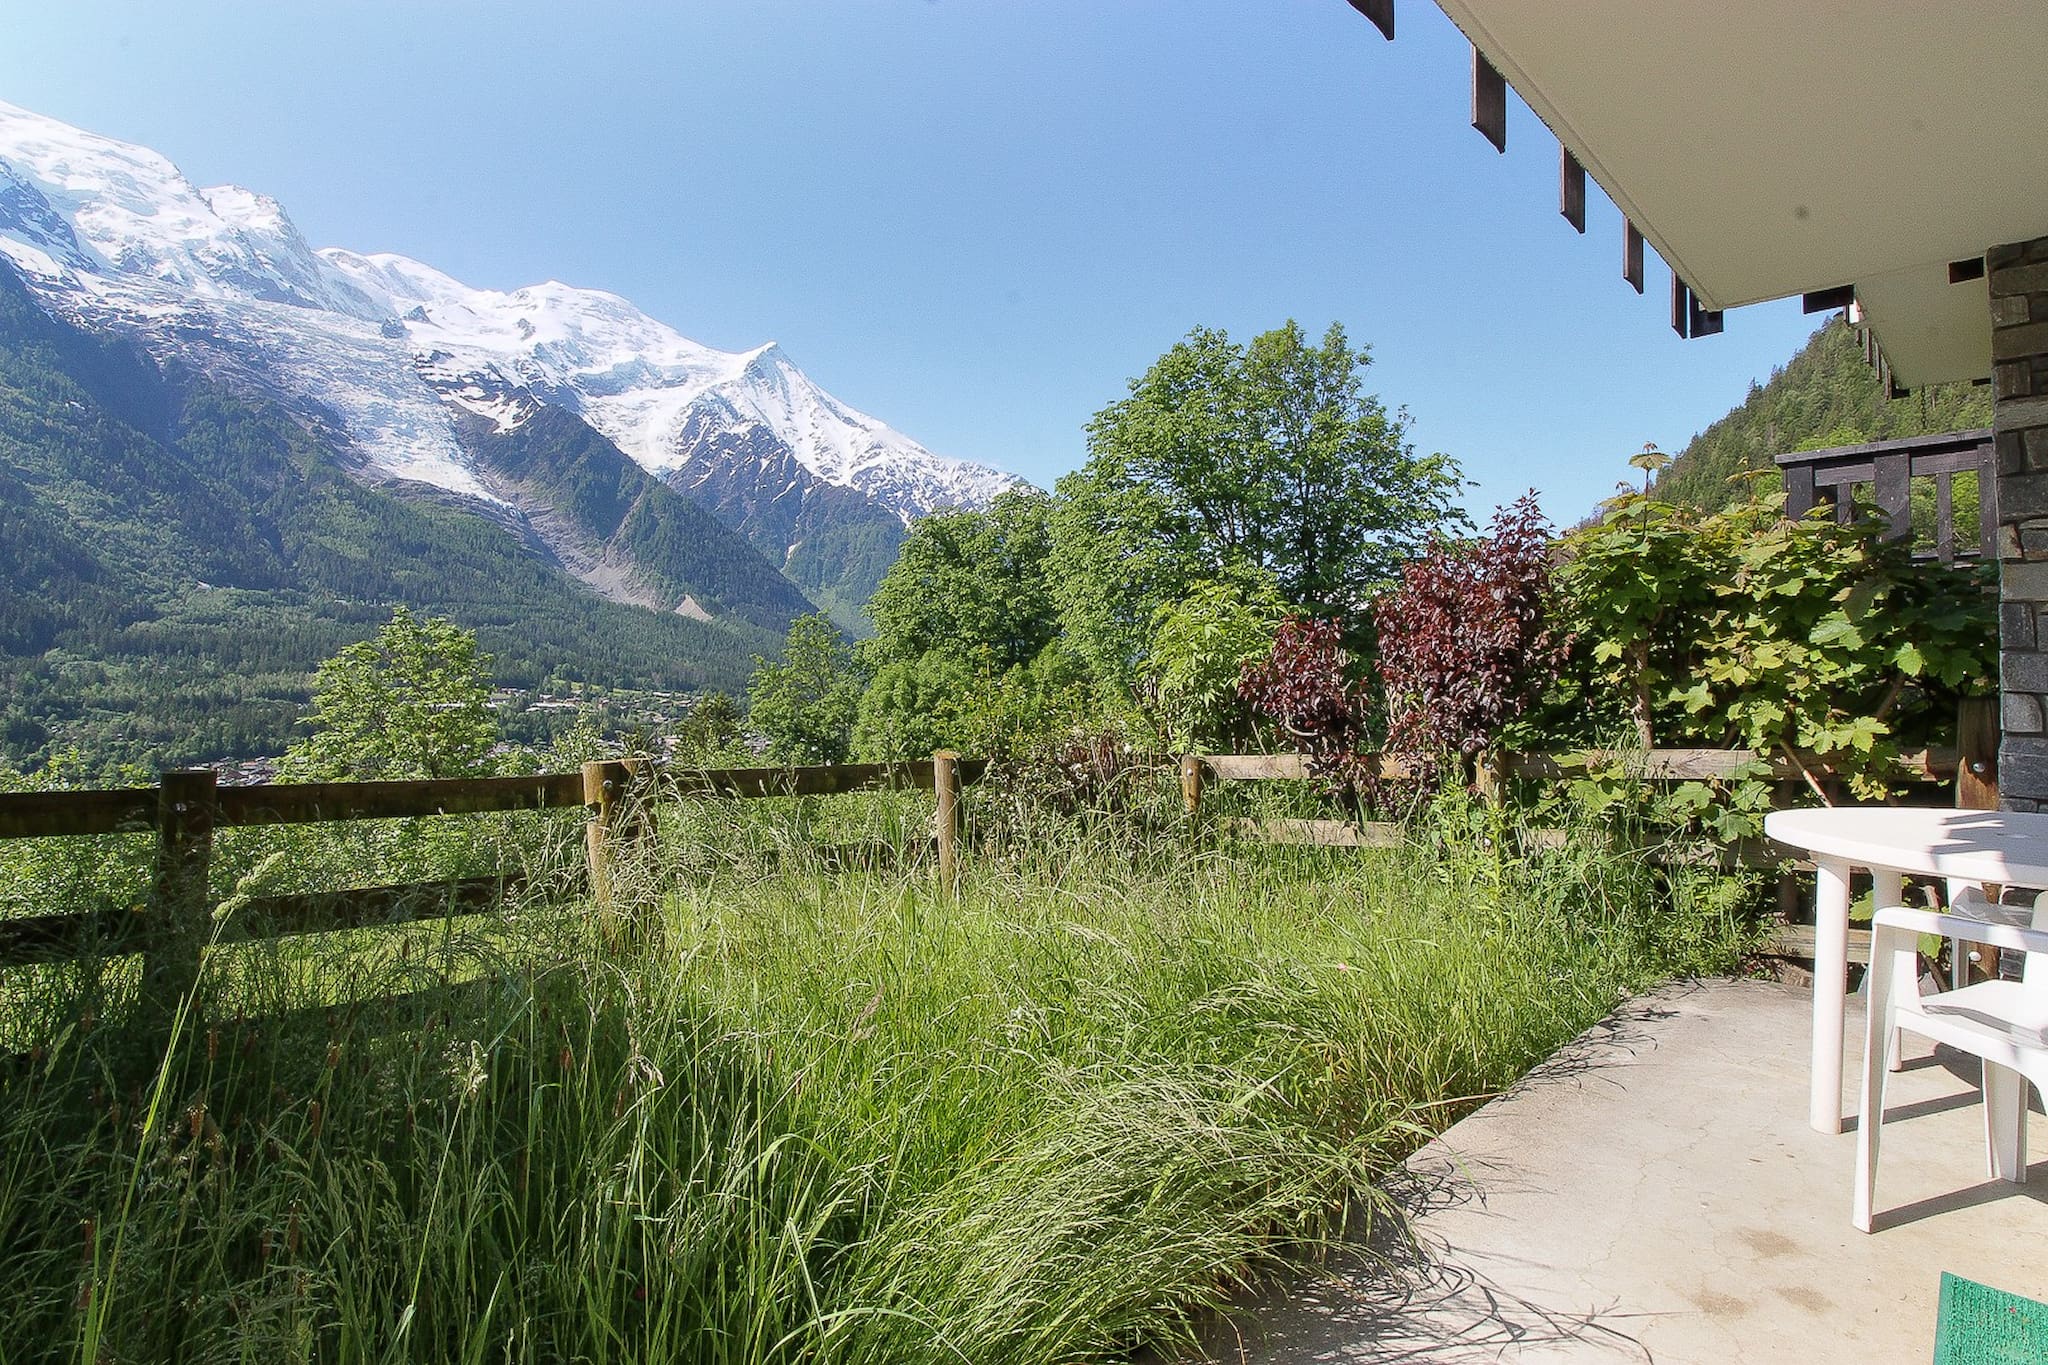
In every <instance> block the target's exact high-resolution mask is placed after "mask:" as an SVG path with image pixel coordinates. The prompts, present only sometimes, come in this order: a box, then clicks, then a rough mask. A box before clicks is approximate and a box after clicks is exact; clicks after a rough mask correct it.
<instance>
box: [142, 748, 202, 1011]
mask: <svg viewBox="0 0 2048 1365" xmlns="http://www.w3.org/2000/svg"><path fill="white" fill-rule="evenodd" d="M219 784H220V774H219V773H216V772H215V771H214V770H213V769H211V768H188V769H180V770H177V771H174V772H167V773H164V774H162V776H161V777H160V778H159V779H158V787H157V802H156V879H155V887H154V892H155V894H154V897H153V899H154V901H155V904H154V906H153V915H154V920H155V922H154V923H153V924H151V925H150V933H149V948H148V950H147V952H146V953H145V955H144V957H143V964H142V985H143V992H144V994H145V995H146V996H147V997H148V998H149V999H150V1000H151V1001H152V1002H153V1003H154V1004H155V1005H156V1006H157V1007H158V1008H160V1009H161V1010H162V1011H163V1012H164V1013H166V1014H170V1013H172V1012H174V1011H175V1010H176V1009H177V1006H178V1001H179V1000H181V999H183V998H184V996H185V995H186V994H187V993H188V992H190V991H191V990H192V989H193V987H195V986H196V985H198V983H199V959H200V954H201V953H202V952H203V951H204V950H205V947H206V939H207V931H208V929H209V928H210V927H211V921H212V919H213V900H212V897H211V896H210V895H209V894H208V890H209V888H208V885H207V878H208V876H209V874H210V873H211V871H212V867H213V820H214V812H215V802H216V797H215V792H216V790H217V788H218V787H219Z"/></svg>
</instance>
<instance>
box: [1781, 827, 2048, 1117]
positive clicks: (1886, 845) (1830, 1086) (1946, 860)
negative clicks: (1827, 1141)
mask: <svg viewBox="0 0 2048 1365" xmlns="http://www.w3.org/2000/svg"><path fill="white" fill-rule="evenodd" d="M1764 832H1765V833H1767V834H1769V835H1770V836H1771V837H1772V838H1773V839H1776V840H1777V841H1778V842H1779V843H1782V844H1790V845H1792V846H1793V847H1794V848H1803V849H1806V850H1807V851H1808V852H1810V853H1811V854H1812V855H1813V861H1814V865H1815V866H1816V867H1817V868H1818V869H1819V876H1818V878H1817V879H1816V880H1817V890H1816V895H1815V897H1814V914H1813V921H1814V934H1813V938H1814V948H1813V1079H1812V1092H1811V1094H1810V1095H1809V1097H1808V1109H1807V1122H1808V1123H1810V1124H1811V1125H1812V1126H1813V1127H1814V1128H1815V1129H1817V1130H1818V1131H1820V1132H1823V1133H1839V1132H1841V1131H1842V1011H1843V1007H1844V1006H1845V1005H1846V1003H1847V1000H1846V996H1847V994H1848V975H1849V869H1850V868H1852V867H1867V868H1869V869H1870V876H1871V882H1872V886H1873V891H1874V893H1875V896H1874V900H1875V903H1876V905H1877V907H1878V908H1884V907H1887V906H1894V905H1898V904H1899V903H1900V900H1901V886H1900V882H1901V878H1902V875H1903V874H1906V873H1911V874H1912V875H1914V876H1918V877H1944V878H1954V879H1956V880H1958V881H1965V882H1996V883H1998V884H1999V885H2001V886H2023V887H2030V888H2044V887H2048V814H2044V815H2017V814H2013V813H2011V812H2008V811H1996V810H1937V809H1932V808H1924V807H1914V806H1836V807H1834V808H1833V809H1831V810H1784V811H1776V812H1774V813H1772V814H1770V815H1768V816H1765V817H1764Z"/></svg>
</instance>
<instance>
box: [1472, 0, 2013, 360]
mask: <svg viewBox="0 0 2048 1365" xmlns="http://www.w3.org/2000/svg"><path fill="white" fill-rule="evenodd" d="M1438 3H1439V4H1440V5H1441V7H1442V8H1443V10H1444V12H1445V13H1446V14H1448V15H1449V16H1450V17H1451V19H1452V21H1453V22H1455V23H1456V24H1457V25H1458V27H1459V28H1461V29H1462V30H1464V32H1465V35H1466V37H1468V38H1469V39H1471V41H1472V44H1473V46H1474V47H1476V48H1477V49H1479V51H1480V52H1481V53H1483V54H1484V55H1485V57H1486V58H1487V60H1488V61H1490V62H1491V63H1492V64H1493V65H1494V66H1495V67H1496V68H1497V69H1498V70H1499V71H1500V72H1501V74H1502V75H1504V76H1505V77H1506V78H1507V81H1508V84H1509V85H1511V86H1512V87H1513V88H1514V89H1515V90H1516V92H1518V93H1519V94H1520V95H1521V96H1522V98H1523V99H1524V100H1525V101H1527V103H1528V105H1529V107H1530V108H1531V109H1533V110H1534V111H1535V112H1536V114H1537V116H1538V117H1540V118H1541V119H1542V120H1543V121H1544V122H1545V123H1546V124H1548V125H1549V126H1550V129H1551V131H1552V132H1554V133H1555V134H1556V135H1557V137H1558V139H1559V140H1560V141H1561V142H1562V143H1563V144H1564V146H1565V147H1566V148H1567V149H1568V150H1569V151H1570V152H1571V153H1572V154H1573V155H1574V156H1576V157H1577V158H1578V159H1579V161H1580V162H1581V163H1582V164H1583V165H1584V166H1585V168H1586V171H1587V173H1588V174H1589V175H1590V176H1591V177H1592V178H1593V179H1594V180H1595V181H1597V182H1598V183H1599V185H1600V186H1601V188H1602V189H1604V190H1605V191H1606V192H1607V194H1608V196H1609V197H1610V198H1612V199H1613V200H1614V202H1615V204H1616V206H1617V207H1619V208H1620V210H1621V211H1622V213H1623V214H1624V215H1626V216H1627V218H1628V219H1629V221H1631V222H1633V223H1634V224H1635V225H1636V226H1637V227H1638V228H1640V229H1641V231H1642V233H1643V235H1644V237H1645V238H1647V239H1648V241H1649V243H1650V245H1651V246H1653V247H1654V248H1655V249H1656V251H1657V254H1658V255H1659V256H1661V257H1662V258H1663V259H1664V261H1665V262H1666V263H1667V264H1668V265H1670V266H1671V268H1672V269H1673V271H1674V272H1676V273H1677V274H1678V275H1679V276H1680V277H1681V278H1682V279H1683V280H1684V282H1685V283H1686V284H1687V285H1689V286H1691V289H1692V291H1693V293H1694V294H1695V295H1696V296H1697V297H1698V299H1699V302H1700V304H1701V305H1702V306H1703V307H1706V308H1713V309H1722V308H1733V307H1736V306H1739V305H1741V304H1746V303H1756V302H1759V301H1762V300H1765V299H1774V298H1782V297H1785V296H1787V295H1792V294H1803V293H1809V292H1817V291H1820V290H1825V289H1830V288H1834V287H1837V286H1842V285H1853V286H1855V288H1856V296H1857V300H1858V302H1859V304H1860V305H1861V307H1862V309H1863V311H1864V315H1865V318H1866V320H1867V321H1868V322H1869V324H1870V325H1871V327H1872V328H1873V329H1874V330H1875V331H1876V333H1877V336H1878V340H1879V343H1880V345H1881V346H1882V349H1883V351H1884V355H1885V358H1886V359H1887V360H1888V361H1889V362H1890V366H1891V370H1892V374H1893V376H1894V377H1895V379H1896V380H1897V381H1898V382H1901V383H1904V384H1908V385H1919V384H1925V383H1932V382H1936V381H1939V380H1949V379H1975V378H1982V377H1984V376H1985V375H1987V374H1988V373H1989V372H1990V367H1991V339H1990V319H1989V309H1988V303H1987V295H1986V287H1985V285H1984V282H1983V281H1982V279H1981V278H1979V279H1975V280H1970V279H1964V280H1963V281H1962V282H1960V283H1954V284H1952V283H1950V275H1951V271H1950V266H1951V264H1952V263H1955V262H1969V261H1973V260H1976V259H1978V258H1981V257H1982V255H1983V254H1984V252H1985V251H1986V250H1987V249H1989V248H1991V247H1994V246H1999V245H2002V244H2005V243H2008V242H2021V241H2028V240H2031V239H2033V238H2036V237H2041V236H2048V3H2043V0H1947V2H1946V3H1941V4H1926V3H1898V4H1887V5H1878V6H1873V5H1868V4H1853V3H1849V2H1848V0H1797V2H1796V3H1790V2H1788V0H1713V3H1675V2H1674V0H1661V3H1660V2H1658V0H1569V3H1560V2H1559V0H1438ZM1957 273H1959V274H1963V275H1967V274H1968V271H1967V269H1965V270H1962V271H1959V272H1957Z"/></svg>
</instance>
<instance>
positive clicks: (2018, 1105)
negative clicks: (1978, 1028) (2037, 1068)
mask: <svg viewBox="0 0 2048 1365" xmlns="http://www.w3.org/2000/svg"><path fill="white" fill-rule="evenodd" d="M1984 1152H1985V1155H1986V1157H1988V1158H1989V1162H1990V1166H1991V1177H1992V1179H1994V1180H2010V1181H2012V1182H2013V1183H2015V1184H2019V1183H2021V1182H2023V1181H2025V1180H2026V1178H2027V1079H2026V1077H2024V1076H2022V1075H2020V1073H2019V1072H2017V1071H2014V1070H2012V1069H2011V1068H2009V1067H2003V1066H1999V1065H1997V1064H1996V1063H1993V1062H1986V1063H1984Z"/></svg>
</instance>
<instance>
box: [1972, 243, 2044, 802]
mask: <svg viewBox="0 0 2048 1365" xmlns="http://www.w3.org/2000/svg"><path fill="white" fill-rule="evenodd" d="M1984 265H1985V273H1986V276H1987V278H1988V280H1989V283H1990V285H1991V384H1992V394H1993V407H1992V429H1993V431H1994V432H1995V433H1996V441H1997V456H1998V559H1999V564H1998V608H1999V610H1998V647H1999V656H1998V661H1999V662H1998V681H1999V691H2000V694H2001V707H2000V715H2001V719H2002V720H2003V723H2004V730H2003V737H2002V738H2001V740H2000V742H1999V746H1998V788H1999V796H2000V804H2002V805H2003V806H2004V807H2005V809H2007V810H2015V811H2035V810H2048V237H2037V238H2035V239H2034V240H2033V241H2031V242H2016V243H2014V244H2012V245H2010V246H2000V247H1993V248H1992V249H1991V250H1990V251H1989V252H1987V253H1985V257H1984Z"/></svg>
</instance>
